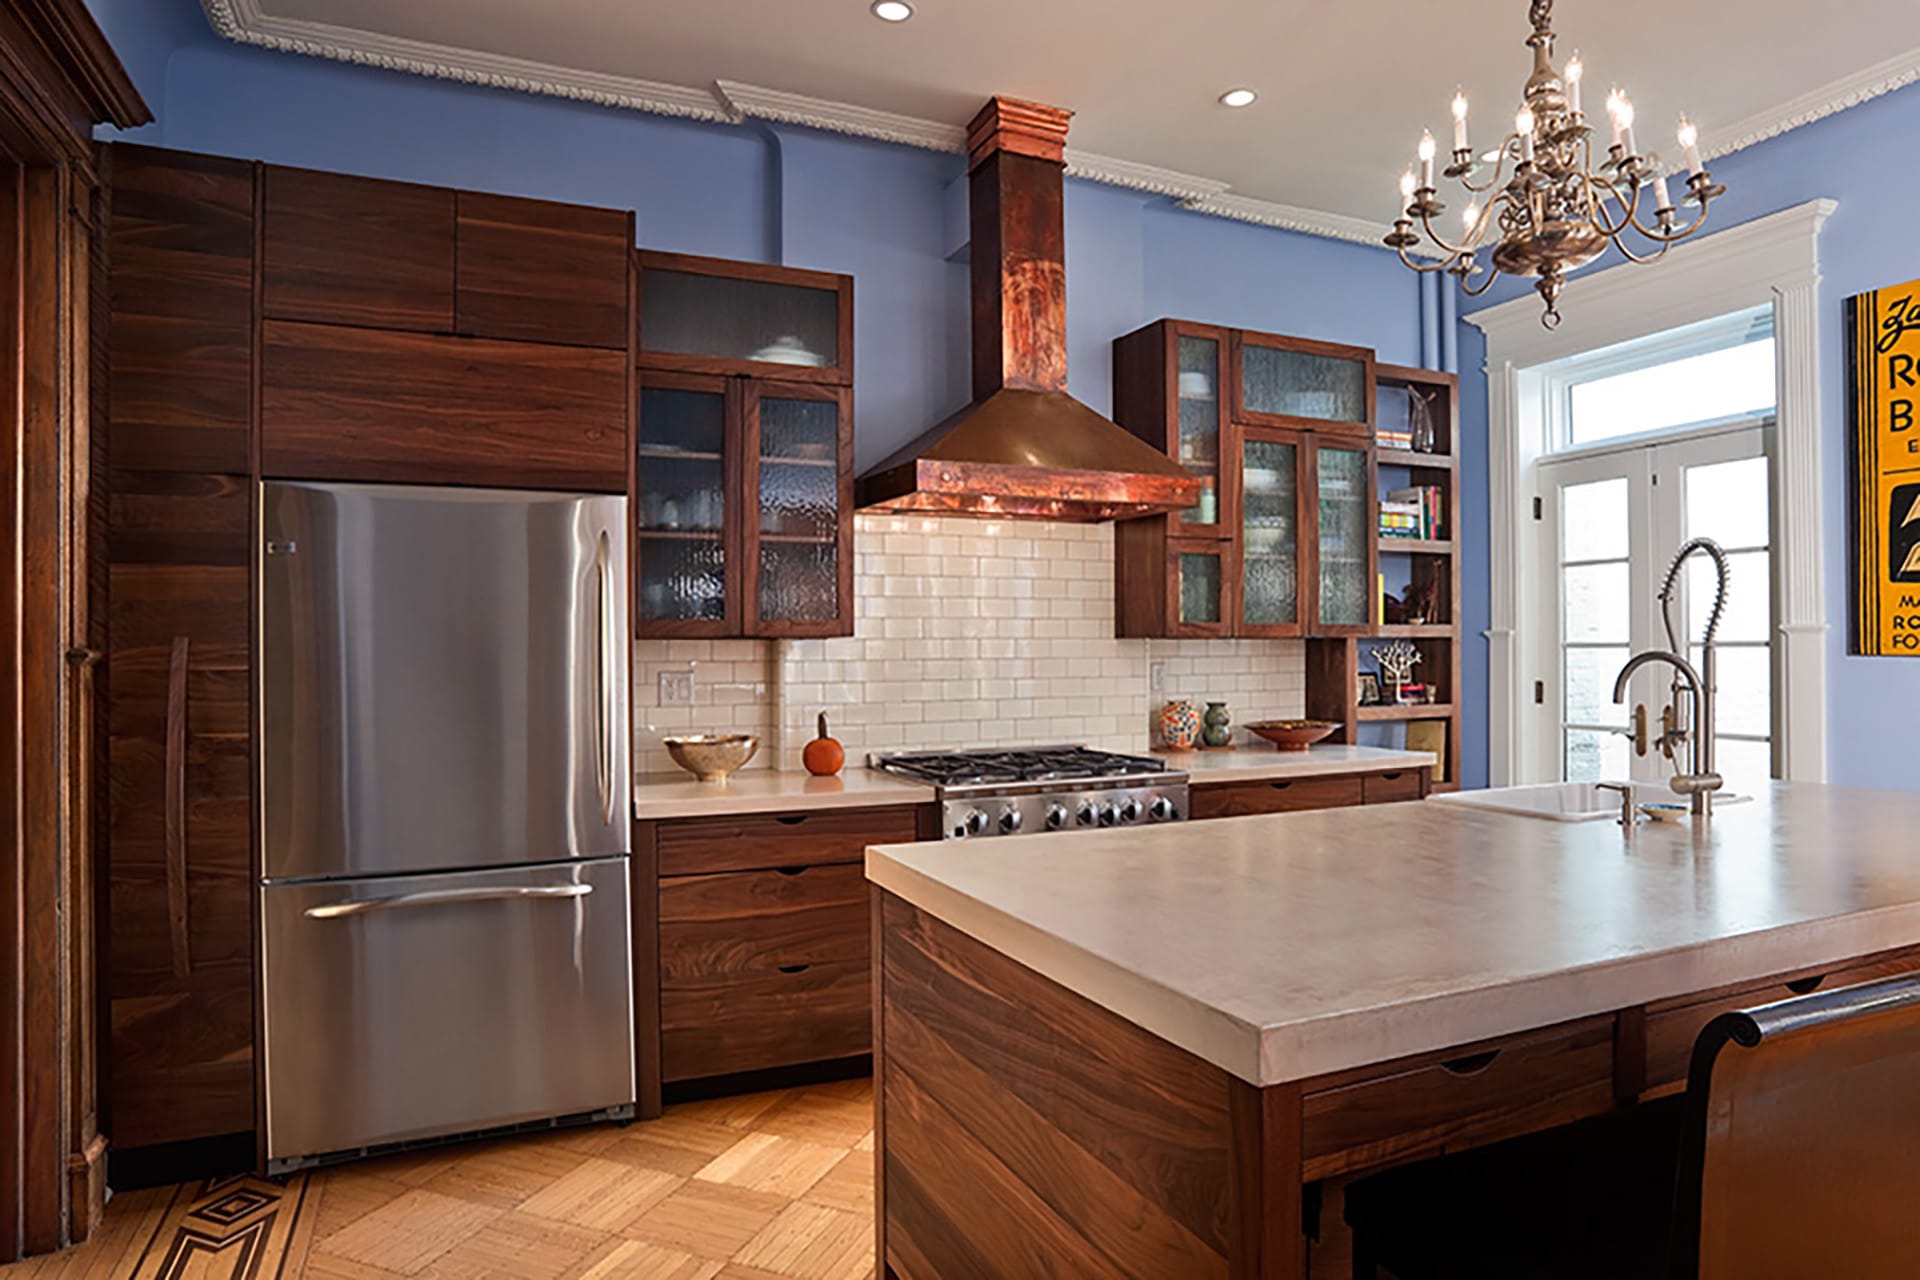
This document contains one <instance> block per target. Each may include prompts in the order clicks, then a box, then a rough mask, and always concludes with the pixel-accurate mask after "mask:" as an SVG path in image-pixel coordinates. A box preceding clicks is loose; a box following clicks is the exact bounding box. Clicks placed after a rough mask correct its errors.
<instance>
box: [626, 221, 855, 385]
mask: <svg viewBox="0 0 1920 1280" xmlns="http://www.w3.org/2000/svg"><path fill="white" fill-rule="evenodd" d="M851 289H852V280H851V278H850V277H847V276H836V275H831V274H828V273H826V272H820V271H800V270H795V269H792V268H786V267H763V266H758V265H754V264H748V263H725V262H715V261H712V260H709V259H700V258H689V257H684V256H681V255H678V254H668V253H653V252H645V251H643V252H642V253H641V254H640V349H641V363H642V364H643V365H644V366H646V367H650V368H660V367H668V368H674V369H688V370H691V371H696V372H702V373H738V374H742V375H755V376H769V377H780V378H785V379H789V380H791V381H794V382H835V383H844V382H847V381H850V380H851V378H852V362H851V360H850V356H851V352H850V351H848V350H847V344H848V340H849V335H850V332H851V330H850V325H851V307H852V294H851Z"/></svg>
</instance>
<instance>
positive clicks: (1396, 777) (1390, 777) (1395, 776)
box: [1380, 770, 1400, 782]
mask: <svg viewBox="0 0 1920 1280" xmlns="http://www.w3.org/2000/svg"><path fill="white" fill-rule="evenodd" d="M1380 779H1381V781H1383V782H1398V781H1400V772H1399V770H1395V771H1394V772H1392V773H1383V774H1381V775H1380Z"/></svg>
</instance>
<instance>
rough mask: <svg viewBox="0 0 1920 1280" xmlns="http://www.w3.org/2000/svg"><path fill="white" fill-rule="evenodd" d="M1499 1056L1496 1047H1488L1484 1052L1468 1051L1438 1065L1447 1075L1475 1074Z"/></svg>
mask: <svg viewBox="0 0 1920 1280" xmlns="http://www.w3.org/2000/svg"><path fill="white" fill-rule="evenodd" d="M1499 1056H1500V1051H1499V1050H1498V1049H1488V1050H1486V1051H1485V1052H1484V1053H1469V1054H1467V1055H1466V1056H1465V1057H1460V1058H1454V1059H1451V1060H1450V1061H1447V1062H1443V1063H1441V1064H1440V1066H1441V1069H1442V1070H1444V1071H1445V1072H1446V1073H1447V1074H1448V1075H1454V1076H1477V1075H1479V1074H1480V1073H1481V1072H1482V1071H1485V1070H1486V1069H1487V1068H1488V1067H1490V1066H1492V1065H1493V1060H1494V1059H1495V1058H1498V1057H1499Z"/></svg>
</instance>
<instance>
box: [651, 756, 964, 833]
mask: <svg viewBox="0 0 1920 1280" xmlns="http://www.w3.org/2000/svg"><path fill="white" fill-rule="evenodd" d="M932 800H933V788H932V787H930V786H928V785H927V784H926V783H924V782H911V781H908V780H907V779H905V778H896V777H894V776H893V775H892V774H890V773H882V772H880V771H879V770H878V769H867V768H862V767H857V766H854V767H849V768H847V769H844V770H842V771H841V772H840V773H839V774H838V775H837V776H835V777H831V778H816V777H814V776H813V775H812V774H810V773H789V772H786V771H785V770H776V769H749V770H747V771H746V772H744V773H736V774H734V775H733V776H732V777H731V778H728V779H727V780H726V781H725V782H701V781H699V780H698V779H697V778H695V777H694V776H693V775H692V774H690V773H645V774H641V775H640V776H639V777H638V778H636V779H634V785H633V816H634V817H635V818H637V819H640V820H641V821H648V820H651V819H655V818H704V817H726V816H729V815H732V814H740V813H789V812H795V811H798V810H803V809H877V808H880V807H882V806H885V805H895V804H927V803H930V802H931V801H932Z"/></svg>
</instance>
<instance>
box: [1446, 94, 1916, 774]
mask: <svg viewBox="0 0 1920 1280" xmlns="http://www.w3.org/2000/svg"><path fill="white" fill-rule="evenodd" d="M1916 132H1920V86H1909V87H1907V88H1905V89H1901V90H1898V91H1896V92H1894V93H1890V94H1887V95H1884V96H1882V97H1879V98H1876V99H1874V100H1872V101H1870V102H1867V103H1865V104H1863V105H1861V106H1858V107H1854V108H1852V109H1851V110H1848V111H1843V112H1841V113H1839V114H1838V115H1833V116H1829V117H1827V118H1826V119H1824V120H1821V121H1819V122H1818V123H1816V124H1812V125H1808V126H1806V127H1804V128H1801V129H1796V130H1794V131H1792V132H1791V133H1787V134H1783V135H1781V136H1780V137H1778V138H1774V139H1772V140H1770V141H1768V142H1763V143H1761V144H1759V145H1758V146H1755V147H1750V148H1748V149H1747V150H1745V151H1741V152H1738V153H1736V154H1734V155H1731V156H1726V157H1723V158H1721V159H1720V160H1717V161H1715V162H1714V164H1713V174H1714V177H1715V179H1716V180H1718V181H1720V182H1723V183H1725V184H1726V185H1727V188H1728V194H1727V196H1726V198H1725V201H1724V203H1723V204H1721V205H1717V206H1716V207H1715V218H1716V219H1717V220H1719V221H1720V225H1721V226H1722V227H1726V226H1733V225H1737V224H1739V223H1742V222H1748V221H1751V220H1752V219H1754V218H1758V217H1762V216H1764V215H1766V214H1769V213H1776V212H1778V211H1780V210H1782V209H1789V208H1792V207H1793V206H1795V205H1798V204H1803V203H1805V202H1806V201H1808V200H1813V199H1817V198H1820V197H1826V198H1829V199H1833V200H1836V201H1838V202H1839V208H1838V210H1836V211H1835V213H1834V215H1833V217H1832V218H1831V219H1829V220H1828V222H1827V224H1826V227H1825V229H1824V230H1823V231H1822V232H1821V236H1820V270H1821V276H1822V280H1821V286H1820V415H1821V432H1822V444H1823V448H1822V451H1821V479H1822V493H1823V508H1824V509H1823V525H1824V535H1823V539H1822V541H1823V550H1824V552H1825V560H1826V574H1827V620H1828V623H1829V624H1830V626H1831V631H1830V632H1829V637H1828V647H1829V660H1828V668H1827V742H1828V776H1829V778H1830V779H1831V780H1832V781H1833V782H1836V783H1844V784H1849V785H1855V786H1869V787H1890V788H1897V789H1902V790H1920V773H1916V772H1915V770H1914V768H1913V764H1912V760H1911V758H1910V757H1909V755H1908V754H1907V753H1906V752H1904V751H1902V750H1900V749H1898V748H1897V747H1893V746H1891V744H1898V743H1903V742H1905V741H1906V739H1907V737H1908V736H1909V735H1910V734H1911V732H1912V724H1913V719H1914V716H1915V714H1916V712H1920V661H1915V660H1912V659H1902V658H1854V657H1848V656H1847V652H1846V649H1847V636H1846V608H1847V580H1848V567H1847V542H1846V527H1847V525H1846V522H1847V509H1846V497H1845V486H1846V468H1847V461H1846V448H1845V441H1846V360H1845V356H1844V352H1843V351H1842V325H1841V304H1842V302H1843V301H1844V300H1845V299H1846V298H1848V297H1849V296H1851V295H1853V294H1856V293H1861V292H1864V291H1866V290H1868V289H1873V288H1878V287H1880V286H1883V285H1890V284H1898V283H1901V282H1903V281H1907V280H1912V279H1914V278H1915V277H1920V238H1917V237H1916V236H1915V235H1914V230H1913V227H1914V210H1915V209H1916V208H1920V167H1916V166H1915V165H1912V164H1908V163H1903V162H1901V161H1900V160H1899V159H1898V158H1897V156H1896V157H1894V158H1891V159H1890V158H1889V152H1888V147H1889V145H1890V143H1891V144H1894V145H1895V150H1896V151H1897V150H1898V146H1897V141H1898V140H1899V139H1902V138H1907V137H1911V136H1913V135H1914V134H1915V133H1916ZM1649 269H1650V270H1658V268H1657V267H1655V268H1649ZM1524 291H1525V286H1524V285H1515V286H1513V287H1510V288H1509V287H1507V286H1504V285H1503V286H1502V287H1501V289H1499V290H1497V291H1496V292H1495V293H1494V294H1492V295H1490V298H1489V300H1490V301H1498V300H1502V299H1504V298H1507V297H1512V296H1515V295H1517V294H1518V293H1521V292H1524ZM1476 305H1478V304H1476ZM1459 328H1460V367H1461V369H1462V370H1463V371H1465V375H1466V376H1463V378H1462V382H1463V384H1471V388H1470V389H1465V388H1463V394H1462V400H1463V402H1464V405H1465V409H1466V411H1467V417H1466V421H1467V423H1468V438H1469V444H1470V447H1469V450H1468V452H1467V461H1468V466H1467V468H1466V470H1465V471H1464V472H1463V475H1462V484H1463V489H1464V491H1465V498H1466V501H1465V505H1466V507H1467V511H1468V518H1467V521H1466V527H1465V530H1464V532H1465V535H1466V539H1467V547H1466V551H1467V556H1468V558H1467V559H1466V560H1465V561H1464V563H1465V565H1466V566H1467V569H1468V572H1467V574H1466V577H1465V583H1466V593H1465V594H1466V599H1465V602H1464V603H1465V624H1466V629H1467V632H1468V635H1469V636H1470V637H1472V639H1471V641H1470V644H1469V648H1468V650H1467V666H1468V669H1469V675H1468V679H1467V682H1466V684H1467V690H1468V700H1467V706H1468V709H1469V711H1468V715H1469V720H1468V725H1467V730H1466V732H1465V734H1464V735H1463V746H1464V747H1465V749H1466V750H1468V751H1471V752H1474V753H1475V754H1476V755H1477V757H1478V758H1479V759H1480V760H1481V762H1482V766H1481V767H1482V768H1483V769H1484V761H1485V752H1486V733H1487V731H1486V723H1485V708H1486V697H1485V692H1486V647H1485V643H1484V641H1482V640H1481V639H1480V632H1481V631H1482V630H1483V629H1484V628H1485V627H1486V625H1487V618H1488V598H1487V558H1486V556H1487V525H1486V491H1487V460H1486V452H1485V442H1486V414H1487V408H1486V380H1485V376H1484V370H1483V365H1484V361H1485V358H1486V346H1485V343H1484V341H1483V340H1482V335H1481V333H1480V331H1479V330H1478V329H1475V328H1474V327H1473V326H1471V325H1470V324H1466V323H1464V322H1463V323H1462V324H1461V325H1460V327H1459Z"/></svg>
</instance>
